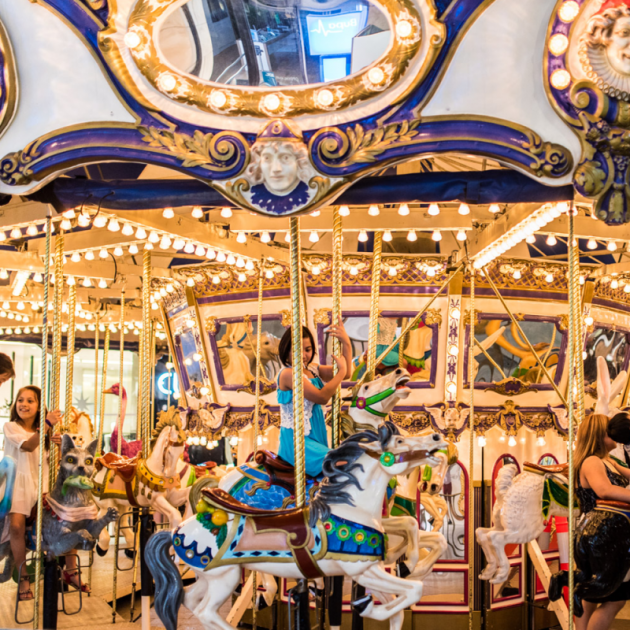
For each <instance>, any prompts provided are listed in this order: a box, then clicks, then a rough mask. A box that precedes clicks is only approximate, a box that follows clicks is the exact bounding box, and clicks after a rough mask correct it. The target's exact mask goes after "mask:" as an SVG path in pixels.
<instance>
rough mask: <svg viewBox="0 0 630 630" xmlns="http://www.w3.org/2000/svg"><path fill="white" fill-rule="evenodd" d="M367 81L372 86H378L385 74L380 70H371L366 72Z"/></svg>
mask: <svg viewBox="0 0 630 630" xmlns="http://www.w3.org/2000/svg"><path fill="white" fill-rule="evenodd" d="M368 79H369V80H370V81H371V82H372V83H374V85H380V84H381V83H383V81H384V80H385V73H384V72H383V70H382V69H381V68H378V67H377V68H371V69H370V71H369V72H368Z"/></svg>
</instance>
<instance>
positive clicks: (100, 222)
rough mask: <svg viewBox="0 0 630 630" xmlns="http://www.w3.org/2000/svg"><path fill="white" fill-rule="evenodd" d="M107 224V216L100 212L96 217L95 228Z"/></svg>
mask: <svg viewBox="0 0 630 630" xmlns="http://www.w3.org/2000/svg"><path fill="white" fill-rule="evenodd" d="M106 225H107V217H104V216H103V215H102V214H99V215H97V216H95V217H94V227H95V228H104V227H105V226H106Z"/></svg>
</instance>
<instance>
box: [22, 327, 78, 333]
mask: <svg viewBox="0 0 630 630" xmlns="http://www.w3.org/2000/svg"><path fill="white" fill-rule="evenodd" d="M65 328H66V330H67V329H68V326H65ZM63 329H64V326H62V327H61V330H62V331H63V332H65V330H63ZM15 334H16V335H21V334H22V329H21V328H19V327H18V328H16V329H15Z"/></svg>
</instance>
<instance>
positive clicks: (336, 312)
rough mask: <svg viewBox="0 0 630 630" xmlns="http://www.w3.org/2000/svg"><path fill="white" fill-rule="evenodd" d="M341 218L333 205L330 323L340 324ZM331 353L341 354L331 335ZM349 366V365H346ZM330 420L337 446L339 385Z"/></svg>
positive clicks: (339, 421) (339, 433) (338, 432)
mask: <svg viewBox="0 0 630 630" xmlns="http://www.w3.org/2000/svg"><path fill="white" fill-rule="evenodd" d="M342 236H343V228H342V218H341V215H340V214H339V207H338V206H333V231H332V323H333V324H335V325H337V324H340V323H341V321H342V319H343V317H342V312H341V294H342V290H343V268H342V267H343V245H342V240H341V239H342ZM332 353H333V355H335V356H337V357H338V356H340V355H341V342H340V341H339V339H336V338H335V337H333V340H332ZM347 367H348V368H350V366H347ZM332 368H333V374H337V364H336V363H335V362H334V361H333V366H332ZM331 414H332V416H331V420H332V447H333V448H337V447H338V446H339V444H340V443H341V385H339V387H337V390H336V391H335V393H334V394H333V398H332V407H331Z"/></svg>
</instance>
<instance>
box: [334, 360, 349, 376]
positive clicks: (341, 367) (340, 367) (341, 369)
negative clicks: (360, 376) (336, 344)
mask: <svg viewBox="0 0 630 630" xmlns="http://www.w3.org/2000/svg"><path fill="white" fill-rule="evenodd" d="M333 361H334V362H335V363H336V364H337V374H341V375H342V377H343V376H345V374H346V369H347V365H346V360H345V358H344V357H336V356H334V355H333Z"/></svg>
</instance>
